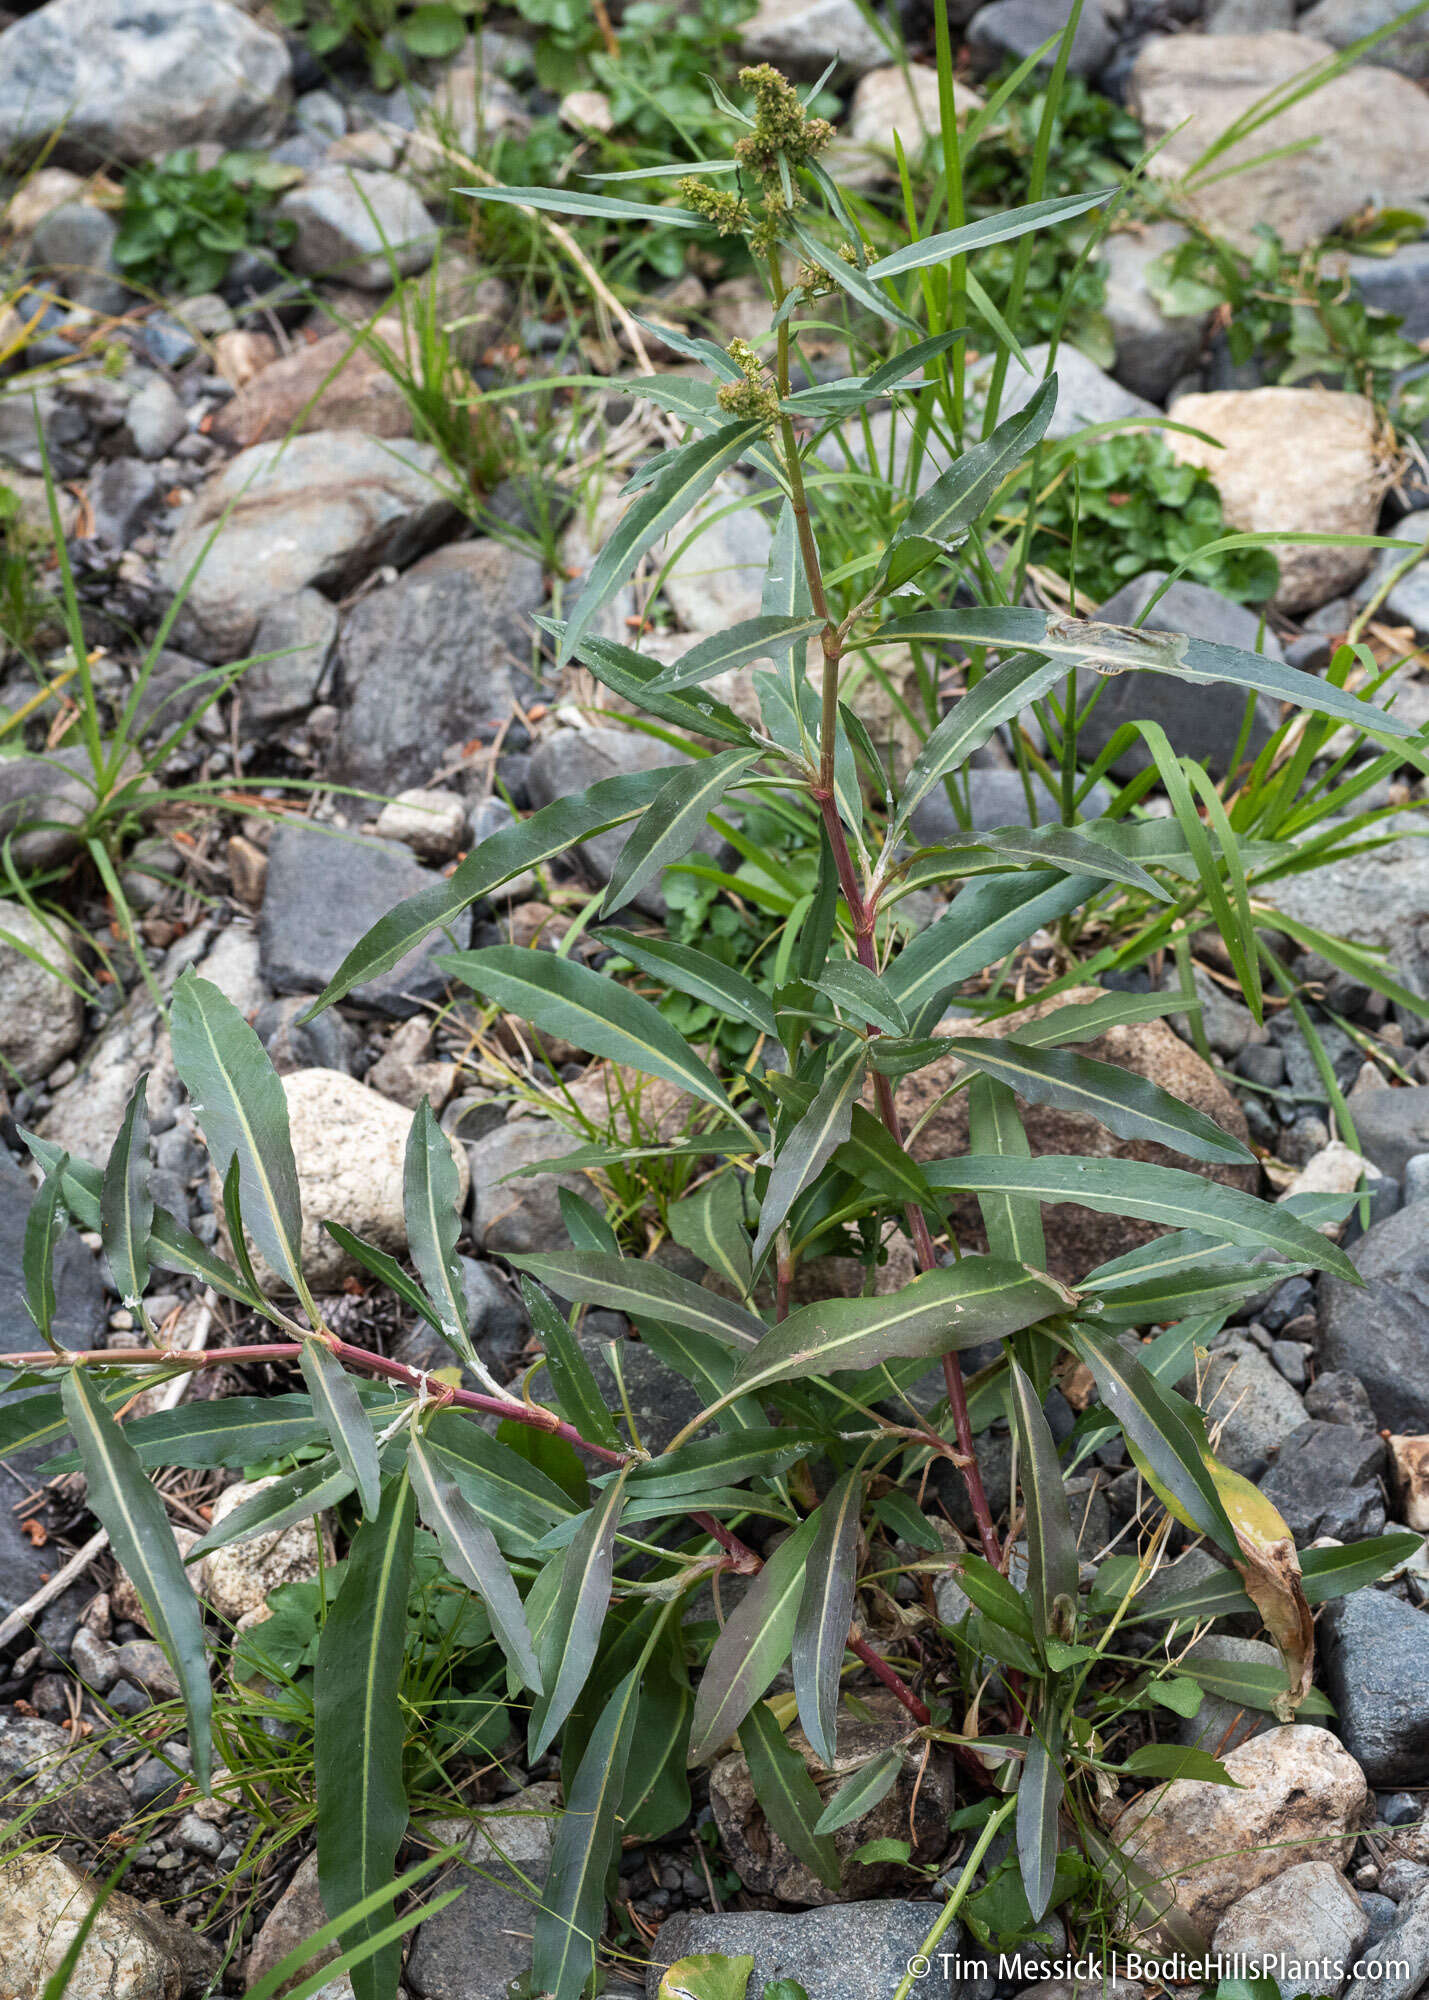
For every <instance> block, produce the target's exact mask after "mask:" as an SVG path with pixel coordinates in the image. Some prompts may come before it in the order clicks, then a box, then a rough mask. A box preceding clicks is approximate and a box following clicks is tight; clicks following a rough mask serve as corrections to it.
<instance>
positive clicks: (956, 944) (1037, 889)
mask: <svg viewBox="0 0 1429 2000" xmlns="http://www.w3.org/2000/svg"><path fill="white" fill-rule="evenodd" d="M981 685H982V686H984V687H985V686H986V685H987V683H986V682H985V681H984V682H983V683H981ZM931 740H932V739H931V737H930V738H929V741H930V742H931ZM1096 886H1097V885H1096V882H1095V880H1094V879H1093V878H1092V877H1090V876H1086V875H1062V876H1055V877H1053V879H1052V880H1051V881H1050V882H1049V883H1044V882H1042V881H1041V880H1040V879H1039V877H1038V876H1037V875H1036V874H1027V875H1005V876H995V877H993V878H992V879H991V880H989V881H986V882H975V883H973V884H972V886H971V887H970V888H967V889H964V890H963V892H962V894H961V895H960V896H958V897H957V898H956V899H955V901H954V903H953V907H952V909H951V910H949V912H948V914H947V915H946V916H945V917H940V918H939V919H938V921H937V922H936V923H935V924H930V925H929V926H928V928H927V930H925V931H920V932H919V933H918V935H917V936H916V937H915V938H914V939H913V940H912V941H911V942H910V943H909V944H907V945H905V946H904V948H903V950H902V951H901V952H900V953H899V955H898V957H897V958H896V959H895V960H894V961H893V963H892V965H891V966H890V967H889V968H888V971H887V973H886V975H885V977H886V979H887V981H888V984H889V985H890V986H891V987H892V988H893V991H894V992H895V993H896V994H897V996H898V999H899V1001H900V1003H901V1004H902V1006H903V1008H904V1010H905V1012H906V1013H907V1015H908V1017H909V1019H910V1020H911V1021H912V1022H913V1027H914V1033H915V1034H916V1035H924V1034H926V1033H927V1032H928V1030H929V1029H930V1028H931V1027H932V1026H933V1025H934V1023H935V1022H936V1021H937V1020H938V1019H939V1018H940V1016H941V1015H942V1012H943V1008H944V1006H945V1005H946V1003H947V998H948V995H949V994H950V993H952V992H953V991H954V989H955V988H956V987H958V986H960V985H961V984H962V982H963V980H965V979H971V978H972V977H973V976H974V975H975V974H977V973H979V972H984V971H986V969H987V967H988V966H989V965H992V964H994V963H995V962H996V961H997V960H998V959H1000V958H1003V957H1005V956H1006V955H1007V953H1008V952H1010V951H1012V950H1014V949H1015V948H1016V947H1017V946H1018V945H1020V944H1023V943H1025V941H1026V940H1027V939H1028V938H1029V937H1031V935H1032V933H1033V931H1035V930H1040V929H1041V927H1042V926H1043V925H1044V924H1049V923H1052V922H1054V921H1055V920H1056V919H1057V918H1058V917H1061V916H1065V915H1066V913H1067V912H1068V911H1069V910H1074V909H1076V907H1077V906H1078V904H1079V903H1084V902H1085V901H1086V899H1087V897H1088V896H1089V895H1091V893H1092V891H1093V890H1094V889H1095V888H1096Z"/></svg>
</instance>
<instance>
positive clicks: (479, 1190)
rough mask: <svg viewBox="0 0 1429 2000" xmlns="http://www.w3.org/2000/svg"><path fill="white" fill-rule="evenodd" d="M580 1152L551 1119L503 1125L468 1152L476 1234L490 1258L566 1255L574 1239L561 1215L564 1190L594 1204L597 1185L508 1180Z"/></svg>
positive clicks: (568, 1179) (572, 1178) (562, 1178)
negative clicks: (519, 1170) (542, 1162)
mask: <svg viewBox="0 0 1429 2000" xmlns="http://www.w3.org/2000/svg"><path fill="white" fill-rule="evenodd" d="M573 1150H574V1147H573V1145H572V1142H571V1135H570V1133H569V1132H567V1131H566V1130H565V1129H564V1128H563V1127H562V1126H560V1125H555V1124H552V1123H551V1121H550V1120H549V1119H546V1118H518V1119H517V1120H516V1121H515V1122H514V1123H513V1124H510V1125H498V1126H497V1127H496V1129H495V1130H494V1131H492V1132H487V1133H485V1134H484V1135H483V1137H481V1138H480V1139H478V1140H476V1141H475V1143H474V1144H472V1145H470V1146H468V1147H467V1149H466V1157H467V1160H468V1162H469V1163H470V1166H471V1234H472V1239H473V1241H474V1242H475V1244H476V1247H477V1249H478V1250H482V1251H484V1252H485V1253H486V1254H487V1256H491V1257H495V1256H506V1255H512V1256H518V1257H520V1256H525V1255H528V1254H530V1253H533V1252H536V1251H541V1250H565V1249H568V1248H569V1247H570V1237H569V1235H568V1234H567V1231H566V1225H565V1221H564V1218H563V1217H562V1215H561V1202H560V1190H561V1188H563V1187H564V1188H568V1189H569V1190H570V1192H571V1193H572V1194H579V1195H582V1196H584V1197H585V1199H586V1200H587V1201H588V1200H589V1199H590V1198H591V1183H590V1181H589V1180H588V1179H587V1178H586V1176H585V1175H584V1174H581V1173H561V1174H532V1175H530V1176H529V1177H527V1178H523V1179H521V1180H507V1179H506V1178H505V1177H506V1175H508V1174H511V1173H515V1172H516V1170H517V1168H519V1167H529V1166H534V1165H535V1163H536V1162H537V1161H538V1160H553V1159H555V1158H557V1157H558V1156H559V1155H560V1154H562V1153H569V1152H572V1151H573Z"/></svg>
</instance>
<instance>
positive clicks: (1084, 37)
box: [967, 0, 1116, 76]
mask: <svg viewBox="0 0 1429 2000" xmlns="http://www.w3.org/2000/svg"><path fill="white" fill-rule="evenodd" d="M1071 14H1072V9H1071V4H1070V0H989V4H988V5H987V6H985V7H979V8H978V10H977V12H976V13H975V14H974V15H973V17H972V19H971V21H969V23H968V27H967V44H968V47H969V48H970V49H971V50H972V51H973V60H974V62H975V63H977V64H979V65H980V66H981V68H983V69H995V68H996V67H997V65H998V64H999V63H1001V62H1009V61H1010V62H1023V61H1025V60H1026V58H1027V57H1028V56H1030V55H1032V54H1034V53H1035V52H1036V50H1038V49H1040V48H1041V47H1042V45H1043V43H1044V42H1046V40H1047V38H1048V36H1049V35H1060V34H1061V33H1063V32H1064V30H1065V29H1066V26H1067V22H1068V21H1069V20H1070V19H1071ZM1115 47H1116V36H1115V35H1114V34H1113V33H1112V31H1111V29H1110V28H1109V27H1108V26H1107V24H1106V21H1105V19H1104V17H1103V15H1102V10H1101V6H1100V0H1092V4H1091V5H1089V6H1083V8H1082V12H1081V17H1080V19H1079V20H1078V22H1077V31H1076V33H1075V34H1074V35H1073V37H1072V50H1071V55H1070V57H1069V58H1068V62H1067V67H1068V69H1069V70H1070V71H1071V73H1072V75H1073V76H1096V75H1097V74H1098V72H1099V71H1100V70H1102V69H1104V68H1105V67H1106V64H1107V61H1108V59H1109V57H1110V56H1111V52H1112V50H1113V49H1114V48H1115ZM1057 53H1058V45H1056V44H1054V45H1053V47H1052V48H1051V49H1049V50H1048V52H1047V54H1046V55H1045V56H1044V57H1043V59H1042V60H1043V65H1044V67H1045V66H1048V65H1050V64H1051V63H1052V62H1053V61H1054V60H1055V58H1056V56H1057Z"/></svg>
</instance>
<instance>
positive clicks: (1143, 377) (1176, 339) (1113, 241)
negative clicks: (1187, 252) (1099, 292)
mask: <svg viewBox="0 0 1429 2000" xmlns="http://www.w3.org/2000/svg"><path fill="white" fill-rule="evenodd" d="M1185 241H1186V232H1185V230H1184V229H1182V228H1181V227H1180V226H1179V224H1177V223H1174V222H1153V223H1150V224H1149V225H1148V226H1147V227H1146V228H1145V229H1142V230H1138V231H1135V232H1128V233H1127V234H1125V235H1118V236H1109V237H1108V238H1107V240H1106V242H1105V244H1104V245H1103V246H1102V258H1101V261H1102V268H1103V270H1104V271H1105V273H1106V304H1105V306H1104V308H1103V310H1104V311H1105V313H1106V317H1107V321H1108V323H1109V325H1110V327H1111V335H1112V339H1113V340H1114V341H1115V343H1116V361H1115V363H1114V364H1113V366H1112V371H1111V372H1112V374H1113V376H1114V377H1115V379H1116V380H1117V381H1118V382H1120V383H1121V385H1122V387H1123V388H1124V389H1129V390H1130V391H1131V393H1132V394H1133V395H1134V396H1144V397H1145V398H1146V399H1147V401H1148V402H1151V403H1164V402H1165V400H1166V398H1167V396H1168V395H1169V394H1170V393H1171V389H1172V387H1173V386H1174V384H1175V383H1177V382H1178V381H1180V379H1181V377H1182V376H1183V375H1185V374H1186V372H1187V370H1188V369H1190V368H1192V367H1193V366H1194V365H1195V362H1196V357H1197V356H1198V355H1199V353H1200V351H1201V341H1202V339H1203V338H1204V335H1205V331H1206V327H1207V325H1208V324H1209V320H1210V315H1209V314H1208V313H1188V314H1187V315H1186V316H1185V317H1184V318H1181V319H1168V318H1167V316H1166V314H1165V313H1163V312H1162V310H1161V308H1160V306H1159V305H1158V304H1157V303H1156V300H1155V298H1154V297H1153V295H1152V293H1151V291H1150V288H1149V287H1148V285H1147V282H1146V279H1147V270H1148V267H1149V266H1150V265H1152V264H1154V263H1155V262H1156V261H1157V260H1158V259H1159V258H1161V257H1164V256H1165V255H1166V254H1167V253H1168V252H1169V251H1172V250H1174V249H1175V248H1176V247H1177V246H1178V245H1179V244H1181V243H1184V242H1185Z"/></svg>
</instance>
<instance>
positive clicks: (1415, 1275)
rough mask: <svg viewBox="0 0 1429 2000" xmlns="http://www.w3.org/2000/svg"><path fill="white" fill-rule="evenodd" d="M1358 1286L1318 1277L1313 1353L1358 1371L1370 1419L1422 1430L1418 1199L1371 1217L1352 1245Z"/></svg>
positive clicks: (1426, 1268) (1428, 1348) (1427, 1313)
mask: <svg viewBox="0 0 1429 2000" xmlns="http://www.w3.org/2000/svg"><path fill="white" fill-rule="evenodd" d="M1349 1257H1350V1262H1351V1263H1352V1264H1353V1265H1354V1266H1355V1268H1356V1270H1357V1271H1358V1272H1359V1274H1360V1276H1361V1278H1363V1280H1364V1283H1363V1284H1362V1285H1351V1284H1347V1283H1346V1282H1345V1280H1344V1279H1343V1278H1336V1277H1333V1276H1331V1275H1330V1274H1329V1273H1328V1272H1327V1273H1325V1274H1323V1275H1322V1276H1321V1278H1320V1279H1319V1282H1318V1286H1317V1310H1318V1313H1319V1319H1320V1359H1321V1361H1322V1363H1324V1364H1326V1365H1327V1366H1328V1367H1329V1368H1331V1369H1337V1370H1344V1371H1345V1372H1347V1373H1348V1374H1350V1375H1357V1376H1358V1377H1359V1379H1360V1381H1361V1382H1363V1384H1364V1386H1365V1388H1366V1390H1367V1391H1368V1392H1369V1399H1370V1402H1371V1404H1372V1405H1373V1407H1374V1414H1375V1418H1376V1420H1377V1422H1378V1423H1379V1424H1380V1425H1381V1426H1383V1427H1384V1428H1385V1429H1388V1430H1392V1431H1399V1432H1403V1433H1407V1434H1411V1435H1412V1434H1417V1433H1419V1432H1421V1431H1426V1430H1429V1240H1426V1235H1425V1230H1424V1221H1423V1216H1422V1215H1421V1213H1420V1211H1419V1209H1418V1207H1417V1205H1416V1206H1415V1207H1413V1208H1402V1209H1400V1211H1399V1213H1398V1214H1397V1215H1391V1216H1388V1217H1387V1218H1386V1219H1385V1220H1384V1221H1383V1222H1377V1223H1376V1224H1375V1225H1374V1227H1373V1228H1372V1229H1370V1230H1369V1231H1367V1233H1366V1234H1365V1235H1364V1236H1362V1237H1361V1238H1360V1240H1359V1241H1358V1243H1355V1244H1353V1245H1352V1246H1351V1248H1350V1251H1349Z"/></svg>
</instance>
